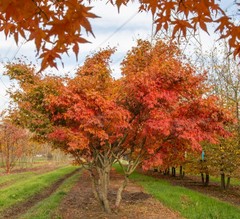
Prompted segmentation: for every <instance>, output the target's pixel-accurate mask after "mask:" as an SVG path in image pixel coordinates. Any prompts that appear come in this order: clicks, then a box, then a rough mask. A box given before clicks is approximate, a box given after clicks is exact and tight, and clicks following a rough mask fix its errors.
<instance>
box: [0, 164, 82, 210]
mask: <svg viewBox="0 0 240 219" xmlns="http://www.w3.org/2000/svg"><path fill="white" fill-rule="evenodd" d="M77 168H78V167H74V166H67V167H63V168H59V169H57V170H54V171H51V172H47V173H44V174H40V175H31V174H30V175H29V177H26V178H24V180H21V179H20V180H19V181H17V182H15V183H14V184H11V185H9V186H8V187H6V188H5V187H4V188H2V189H0V212H1V211H3V210H4V209H6V208H8V207H10V206H12V205H14V204H16V203H18V202H21V201H24V200H26V199H27V198H29V197H31V196H32V195H34V194H36V193H38V192H40V191H41V190H43V189H45V188H47V187H48V186H50V185H51V184H53V183H54V182H56V181H57V180H59V179H60V178H62V177H64V176H65V175H66V174H68V173H71V172H73V171H74V170H75V169H77ZM10 176H11V175H10Z"/></svg>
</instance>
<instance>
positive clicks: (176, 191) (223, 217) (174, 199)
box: [116, 167, 240, 219]
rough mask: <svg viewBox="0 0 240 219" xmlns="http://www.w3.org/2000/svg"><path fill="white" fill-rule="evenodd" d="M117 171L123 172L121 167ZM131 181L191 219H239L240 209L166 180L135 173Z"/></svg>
mask: <svg viewBox="0 0 240 219" xmlns="http://www.w3.org/2000/svg"><path fill="white" fill-rule="evenodd" d="M116 169H117V171H119V172H121V170H120V168H119V167H116ZM130 179H132V180H134V181H135V182H136V183H138V184H140V185H141V186H143V187H144V189H145V191H146V192H148V193H149V194H151V195H152V196H153V197H155V198H156V199H158V200H159V201H161V202H162V203H163V204H164V205H165V206H167V207H169V208H170V209H172V210H174V211H176V212H179V213H180V214H181V215H182V216H183V217H185V218H189V219H234V218H235V219H239V218H240V208H238V207H235V206H233V205H230V204H228V203H225V202H222V201H219V200H217V199H214V198H211V197H208V196H206V195H204V194H201V193H199V192H196V191H193V190H190V189H187V188H184V187H179V186H173V185H171V184H170V183H169V182H167V181H165V180H160V179H156V178H153V177H150V176H145V175H143V174H139V173H133V174H132V175H131V176H130Z"/></svg>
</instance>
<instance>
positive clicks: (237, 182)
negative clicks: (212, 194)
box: [210, 176, 240, 186]
mask: <svg viewBox="0 0 240 219" xmlns="http://www.w3.org/2000/svg"><path fill="white" fill-rule="evenodd" d="M226 179H227V177H226ZM211 181H212V182H217V183H219V184H220V182H221V178H220V177H214V176H210V182H211ZM231 185H233V186H239V185H240V180H239V179H236V178H231V181H230V186H231Z"/></svg>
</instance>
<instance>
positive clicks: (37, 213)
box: [20, 172, 81, 219]
mask: <svg viewBox="0 0 240 219" xmlns="http://www.w3.org/2000/svg"><path fill="white" fill-rule="evenodd" d="M80 175H81V173H79V172H78V173H77V174H74V175H73V176H71V177H70V178H68V179H67V180H65V181H64V183H63V184H62V185H61V186H60V187H59V188H58V189H57V191H56V192H54V193H53V194H52V195H51V196H49V197H48V198H46V199H44V200H43V201H41V202H39V203H38V204H37V205H35V206H34V207H33V208H31V209H30V210H29V211H28V212H27V213H26V214H24V215H22V216H21V217H20V219H50V218H52V216H53V215H54V216H55V218H56V216H57V214H58V213H57V209H58V206H59V204H60V202H61V201H62V199H63V198H64V196H65V195H66V194H67V193H68V192H69V191H70V189H71V188H72V187H73V186H74V185H75V183H76V182H77V181H78V180H79V178H80Z"/></svg>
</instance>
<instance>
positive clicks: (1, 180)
mask: <svg viewBox="0 0 240 219" xmlns="http://www.w3.org/2000/svg"><path fill="white" fill-rule="evenodd" d="M35 175H37V173H34V172H24V173H14V174H10V175H2V176H0V186H1V185H2V184H5V183H7V182H16V181H19V180H21V181H22V180H25V179H28V178H29V177H32V176H35Z"/></svg>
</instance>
